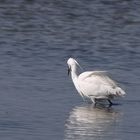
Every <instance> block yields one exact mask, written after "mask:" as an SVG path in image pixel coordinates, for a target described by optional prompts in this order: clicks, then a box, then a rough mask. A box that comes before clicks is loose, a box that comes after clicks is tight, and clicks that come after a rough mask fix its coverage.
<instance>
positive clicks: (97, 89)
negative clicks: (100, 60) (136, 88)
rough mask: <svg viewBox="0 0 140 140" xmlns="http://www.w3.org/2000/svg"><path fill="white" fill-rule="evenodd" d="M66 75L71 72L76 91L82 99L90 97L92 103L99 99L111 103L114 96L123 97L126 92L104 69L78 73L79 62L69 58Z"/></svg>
mask: <svg viewBox="0 0 140 140" xmlns="http://www.w3.org/2000/svg"><path fill="white" fill-rule="evenodd" d="M67 64H68V75H69V74H71V78H72V81H73V83H74V86H75V88H76V90H77V91H78V93H79V94H80V95H81V96H82V98H83V99H86V98H88V99H90V100H91V101H92V102H93V103H94V104H96V102H97V101H98V100H99V99H103V100H107V101H108V102H109V105H112V101H111V100H112V99H114V97H123V96H124V95H125V94H126V93H125V91H124V90H123V89H121V88H120V87H119V86H118V85H117V83H116V82H115V81H114V80H112V79H111V78H110V77H109V76H107V75H106V72H105V71H86V72H83V73H81V74H79V75H78V67H80V68H81V66H80V65H79V63H78V62H77V61H76V60H75V59H73V58H69V59H68V61H67Z"/></svg>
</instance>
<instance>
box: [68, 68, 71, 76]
mask: <svg viewBox="0 0 140 140" xmlns="http://www.w3.org/2000/svg"><path fill="white" fill-rule="evenodd" d="M70 72H71V67H70V66H68V75H69V74H70Z"/></svg>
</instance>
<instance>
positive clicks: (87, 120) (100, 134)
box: [65, 105, 121, 140]
mask: <svg viewBox="0 0 140 140" xmlns="http://www.w3.org/2000/svg"><path fill="white" fill-rule="evenodd" d="M120 114H121V113H120V111H116V110H114V109H112V108H105V107H96V108H95V107H93V106H91V105H90V106H78V107H75V108H74V109H73V110H72V111H71V112H70V115H69V118H68V120H67V121H66V124H65V127H66V128H65V140H70V139H71V140H75V139H76V140H87V139H88V140H90V139H94V140H96V139H98V140H99V139H100V140H102V139H105V137H106V138H107V139H108V138H110V139H112V138H114V137H115V135H116V137H117V131H116V130H117V127H118V126H119V125H118V124H119V122H120Z"/></svg>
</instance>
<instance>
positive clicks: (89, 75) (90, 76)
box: [79, 71, 117, 88]
mask: <svg viewBox="0 0 140 140" xmlns="http://www.w3.org/2000/svg"><path fill="white" fill-rule="evenodd" d="M79 79H81V80H82V81H86V82H89V83H91V84H92V83H95V82H96V83H99V84H103V85H107V86H111V87H114V88H115V87H116V86H117V83H116V82H115V81H114V80H112V79H111V78H110V77H109V76H108V75H107V72H106V71H87V72H84V73H82V74H80V75H79Z"/></svg>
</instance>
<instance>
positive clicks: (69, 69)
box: [67, 58, 81, 75]
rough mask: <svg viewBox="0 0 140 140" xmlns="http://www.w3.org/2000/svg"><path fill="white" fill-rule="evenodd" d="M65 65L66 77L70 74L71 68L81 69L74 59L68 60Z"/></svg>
mask: <svg viewBox="0 0 140 140" xmlns="http://www.w3.org/2000/svg"><path fill="white" fill-rule="evenodd" d="M67 64H68V75H69V74H70V72H71V71H72V69H73V68H76V66H79V67H80V68H81V66H80V65H79V63H78V62H77V61H76V60H75V59H74V58H69V59H68V61H67Z"/></svg>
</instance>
